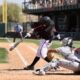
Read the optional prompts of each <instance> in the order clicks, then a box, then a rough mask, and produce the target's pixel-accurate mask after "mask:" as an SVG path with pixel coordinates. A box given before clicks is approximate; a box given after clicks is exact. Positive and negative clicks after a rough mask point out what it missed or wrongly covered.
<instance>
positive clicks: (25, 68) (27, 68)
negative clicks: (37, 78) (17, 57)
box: [24, 65, 34, 70]
mask: <svg viewBox="0 0 80 80" xmlns="http://www.w3.org/2000/svg"><path fill="white" fill-rule="evenodd" d="M24 70H34V66H30V65H29V66H27V67H24Z"/></svg>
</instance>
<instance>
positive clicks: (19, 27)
mask: <svg viewBox="0 0 80 80" xmlns="http://www.w3.org/2000/svg"><path fill="white" fill-rule="evenodd" d="M15 31H16V32H23V27H22V26H21V25H16V26H15Z"/></svg>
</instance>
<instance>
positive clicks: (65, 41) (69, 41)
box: [62, 37, 73, 47]
mask: <svg viewBox="0 0 80 80" xmlns="http://www.w3.org/2000/svg"><path fill="white" fill-rule="evenodd" d="M62 45H63V46H70V47H72V45H73V39H72V38H71V37H67V38H64V39H63V40H62Z"/></svg>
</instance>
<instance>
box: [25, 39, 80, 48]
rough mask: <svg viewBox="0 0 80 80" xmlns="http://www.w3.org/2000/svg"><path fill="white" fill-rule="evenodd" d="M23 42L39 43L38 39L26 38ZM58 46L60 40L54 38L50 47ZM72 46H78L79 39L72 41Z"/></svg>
mask: <svg viewBox="0 0 80 80" xmlns="http://www.w3.org/2000/svg"><path fill="white" fill-rule="evenodd" d="M24 42H27V43H35V44H37V45H39V42H40V40H36V39H26V40H24ZM60 46H61V43H60V41H57V40H54V41H53V44H52V46H51V47H52V48H57V47H60ZM73 46H75V47H80V41H73Z"/></svg>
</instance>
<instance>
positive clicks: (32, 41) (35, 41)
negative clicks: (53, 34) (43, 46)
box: [0, 38, 80, 63]
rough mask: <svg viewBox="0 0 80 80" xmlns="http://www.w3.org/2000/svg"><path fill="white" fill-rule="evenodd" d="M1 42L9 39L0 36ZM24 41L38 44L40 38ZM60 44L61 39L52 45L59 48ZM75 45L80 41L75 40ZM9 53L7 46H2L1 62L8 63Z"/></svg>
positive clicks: (77, 45)
mask: <svg viewBox="0 0 80 80" xmlns="http://www.w3.org/2000/svg"><path fill="white" fill-rule="evenodd" d="M10 40H11V41H13V38H10ZM17 40H19V39H17ZM17 40H16V41H17ZM0 42H8V41H7V40H6V39H4V38H0ZM24 42H25V43H35V44H36V45H39V43H40V40H38V39H37V40H36V39H25V40H24ZM60 46H61V44H60V41H56V40H54V41H53V44H52V46H51V47H52V48H57V47H60ZM74 46H75V47H80V41H74ZM7 54H8V51H7V50H6V49H5V48H0V63H7V62H8V60H7V59H8V56H7Z"/></svg>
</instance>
